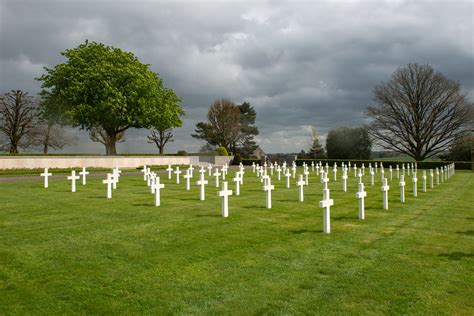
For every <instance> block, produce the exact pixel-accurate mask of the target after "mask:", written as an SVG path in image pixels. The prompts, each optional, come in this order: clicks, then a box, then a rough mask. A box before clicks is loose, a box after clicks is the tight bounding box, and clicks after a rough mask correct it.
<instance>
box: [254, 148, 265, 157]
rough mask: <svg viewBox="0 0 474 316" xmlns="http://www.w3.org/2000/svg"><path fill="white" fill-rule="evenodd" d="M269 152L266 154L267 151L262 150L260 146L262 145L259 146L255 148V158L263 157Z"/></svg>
mask: <svg viewBox="0 0 474 316" xmlns="http://www.w3.org/2000/svg"><path fill="white" fill-rule="evenodd" d="M266 155H267V154H265V152H264V151H263V150H262V148H260V146H258V147H257V149H255V151H254V152H253V154H252V156H254V157H255V158H257V159H262V158H264V157H265V156H266Z"/></svg>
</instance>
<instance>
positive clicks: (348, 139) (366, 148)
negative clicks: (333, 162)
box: [326, 127, 372, 159]
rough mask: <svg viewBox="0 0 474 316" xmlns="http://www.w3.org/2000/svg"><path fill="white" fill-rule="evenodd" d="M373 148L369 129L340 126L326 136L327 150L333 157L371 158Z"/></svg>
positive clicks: (329, 156)
mask: <svg viewBox="0 0 474 316" xmlns="http://www.w3.org/2000/svg"><path fill="white" fill-rule="evenodd" d="M371 150H372V143H371V141H370V138H369V135H368V133H367V129H365V128H363V127H357V128H350V127H338V128H334V129H331V130H330V131H329V133H328V136H327V138H326V151H327V155H328V158H331V159H369V158H370V155H371Z"/></svg>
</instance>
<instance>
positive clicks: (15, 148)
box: [10, 144, 18, 154]
mask: <svg viewBox="0 0 474 316" xmlns="http://www.w3.org/2000/svg"><path fill="white" fill-rule="evenodd" d="M10 154H18V146H17V145H16V144H11V145H10Z"/></svg>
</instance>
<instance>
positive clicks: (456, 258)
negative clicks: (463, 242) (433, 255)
mask: <svg viewBox="0 0 474 316" xmlns="http://www.w3.org/2000/svg"><path fill="white" fill-rule="evenodd" d="M438 257H446V258H448V259H449V260H454V261H459V260H461V259H462V258H472V257H474V254H472V253H465V252H460V251H455V252H451V253H442V254H439V255H438Z"/></svg>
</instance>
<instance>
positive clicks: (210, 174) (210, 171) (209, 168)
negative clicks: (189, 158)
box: [207, 164, 212, 177]
mask: <svg viewBox="0 0 474 316" xmlns="http://www.w3.org/2000/svg"><path fill="white" fill-rule="evenodd" d="M207 171H208V172H209V177H212V165H211V164H208V165H207Z"/></svg>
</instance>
